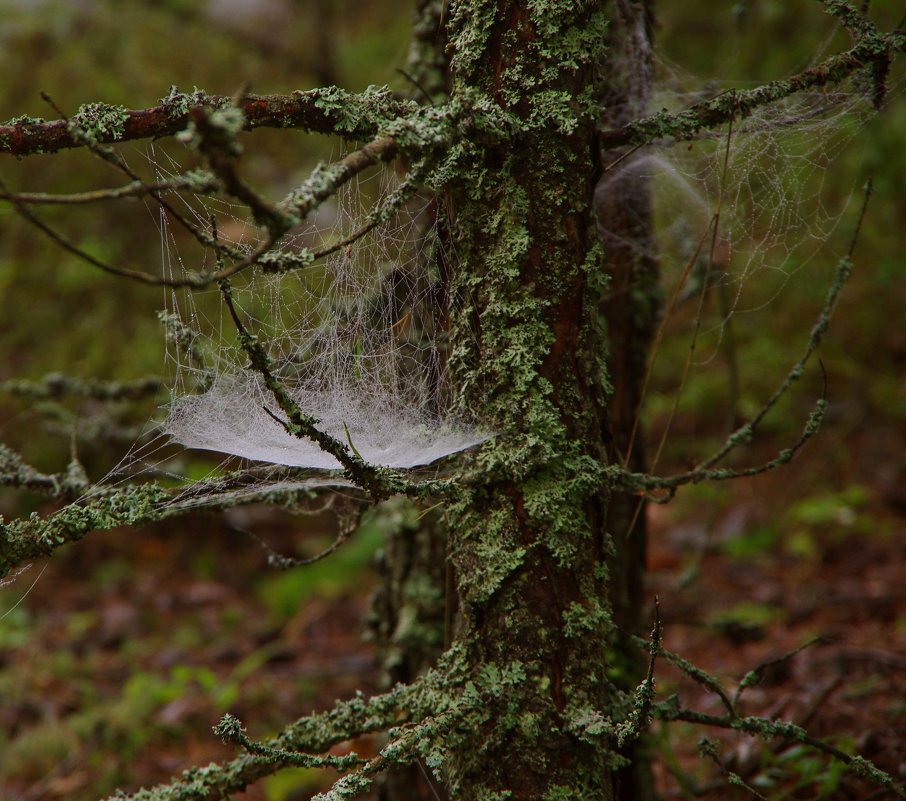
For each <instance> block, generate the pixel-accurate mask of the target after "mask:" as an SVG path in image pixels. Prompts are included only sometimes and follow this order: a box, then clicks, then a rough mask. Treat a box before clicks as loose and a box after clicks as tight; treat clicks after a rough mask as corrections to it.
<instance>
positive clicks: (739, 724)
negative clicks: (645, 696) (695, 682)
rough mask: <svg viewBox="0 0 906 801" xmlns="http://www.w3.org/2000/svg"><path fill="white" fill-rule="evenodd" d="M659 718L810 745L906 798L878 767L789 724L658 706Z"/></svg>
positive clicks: (903, 792)
mask: <svg viewBox="0 0 906 801" xmlns="http://www.w3.org/2000/svg"><path fill="white" fill-rule="evenodd" d="M654 712H655V716H656V717H658V718H659V719H660V720H663V721H665V722H667V723H670V722H672V721H675V720H682V721H685V722H687V723H696V724H699V725H702V726H715V727H717V728H721V729H732V730H734V731H741V732H745V733H746V734H752V735H755V736H758V737H761V738H763V739H772V738H774V737H779V738H780V739H782V740H785V741H786V742H791V743H802V744H803V745H808V746H810V747H812V748H814V749H816V750H817V751H821V752H822V753H824V754H827V755H828V756H830V757H833V758H834V759H837V760H839V761H840V762H842V763H843V764H844V765H846V766H847V768H849V770H850V771H851V772H853V773H855V774H856V775H857V776H860V777H862V778H863V779H867V780H868V781H871V782H873V783H874V784H877V785H879V786H881V787H885V788H886V789H888V790H890V791H891V792H893V793H895V794H896V795H898V796H899V797H900V798H906V789H904V788H903V786H902V785H901V784H897V783H896V782H895V781H894V780H893V777H892V776H891V775H890V774H889V773H886V772H885V771H883V770H881V769H880V768H879V767H877V765H875V764H874V763H873V762H871V761H870V760H868V759H865V757H861V756H852V755H850V754H847V753H846V752H844V751H841V750H840V749H839V748H835V747H834V746H832V745H829V744H827V743H825V742H822V741H821V740H819V739H817V738H816V737H812V736H811V735H810V734H809V733H808V732H807V731H805V729H803V728H802V727H801V726H797V725H796V724H795V723H788V722H787V721H783V720H768V719H767V718H760V717H731V716H728V715H725V716H716V715H707V714H705V713H703V712H696V711H694V710H691V709H677V708H676V707H675V706H673V705H669V704H668V705H662V706H655V709H654Z"/></svg>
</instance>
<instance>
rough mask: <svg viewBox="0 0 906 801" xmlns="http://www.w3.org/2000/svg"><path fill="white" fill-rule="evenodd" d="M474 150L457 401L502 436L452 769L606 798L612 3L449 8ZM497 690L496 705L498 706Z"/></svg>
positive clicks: (461, 250)
mask: <svg viewBox="0 0 906 801" xmlns="http://www.w3.org/2000/svg"><path fill="white" fill-rule="evenodd" d="M450 13H451V19H450V21H449V27H448V32H449V35H450V42H451V48H452V49H451V52H452V54H453V56H452V75H453V82H454V83H453V97H454V99H460V100H461V101H462V102H463V103H464V104H465V105H466V106H467V107H468V108H469V109H470V110H471V115H470V116H469V117H468V118H467V119H468V123H467V124H470V125H473V126H474V128H475V131H474V135H473V136H472V137H471V138H470V143H471V144H470V146H469V148H468V149H464V150H463V151H462V152H461V153H459V154H456V155H457V157H458V159H459V170H458V175H459V177H458V178H457V180H456V181H455V183H454V184H453V188H452V189H451V191H450V192H449V195H448V198H447V201H448V211H449V216H450V218H451V220H452V231H453V241H454V251H455V263H454V264H452V265H451V267H450V274H451V275H452V276H453V280H452V286H451V306H452V308H451V325H452V341H453V343H454V346H453V352H452V354H451V358H450V366H451V369H452V370H453V371H454V373H455V375H456V376H457V378H458V382H457V383H458V386H460V387H461V392H462V394H461V402H462V404H463V406H464V407H466V408H468V409H473V410H474V409H480V410H482V412H483V413H485V414H486V423H487V424H488V425H490V426H492V427H493V428H495V429H496V430H498V431H500V432H505V433H503V434H501V436H499V437H498V439H497V441H496V443H495V444H494V446H493V447H490V448H487V449H485V450H484V451H483V452H482V456H481V464H480V465H479V466H480V469H481V474H482V476H483V479H482V481H481V483H480V484H477V485H476V486H474V487H473V488H472V490H471V491H470V493H469V494H468V495H467V497H465V498H464V499H463V501H462V502H460V503H458V504H456V505H455V506H454V507H453V508H452V509H451V510H450V533H449V536H450V546H449V547H450V558H451V560H452V562H453V564H454V566H455V570H456V576H457V577H458V580H457V590H458V594H459V602H460V608H461V625H460V630H459V632H458V638H457V639H458V642H459V643H460V645H461V646H462V647H463V652H464V653H465V655H466V656H465V660H466V664H467V665H468V669H469V671H470V674H471V675H472V676H473V681H474V683H475V686H476V687H478V688H479V690H483V691H484V693H485V696H486V697H487V698H489V699H490V700H489V702H488V703H487V706H486V707H485V709H484V711H483V713H482V715H481V716H480V717H479V719H478V720H477V721H476V725H477V726H478V730H479V732H480V734H479V737H478V746H477V747H476V736H475V731H474V730H472V731H469V732H464V733H463V736H462V742H461V746H460V747H459V748H458V750H457V746H456V741H455V738H452V740H451V743H450V747H451V750H452V751H453V753H454V758H453V759H452V760H451V764H450V766H449V768H448V780H449V785H450V792H451V796H452V797H455V798H461V799H479V798H481V799H490V798H504V797H506V798H512V799H561V798H562V799H566V798H569V799H596V800H598V801H599V800H600V799H610V798H614V797H615V796H616V793H617V789H616V786H615V785H616V772H615V771H616V769H617V768H618V766H619V765H620V763H621V760H620V758H619V756H618V755H617V753H616V750H615V747H614V744H613V742H612V740H613V734H614V731H615V729H616V725H617V723H618V721H620V720H622V719H623V718H625V715H626V713H627V710H626V708H625V706H626V703H625V696H624V695H622V694H621V693H620V692H619V691H618V690H617V688H616V687H615V686H614V685H613V684H612V683H611V681H610V679H609V677H608V674H607V669H608V665H609V654H608V646H609V644H610V643H611V641H612V639H613V634H614V627H613V620H612V615H611V605H610V591H611V583H610V577H609V566H610V560H611V559H612V557H613V554H614V551H613V542H612V538H611V537H610V534H609V532H608V530H607V518H608V507H609V503H610V492H609V490H608V487H607V482H606V480H605V474H604V467H605V466H606V464H607V463H608V453H607V444H606V439H607V438H606V437H605V421H606V416H607V404H608V397H609V395H610V383H609V377H608V375H607V372H606V368H605V354H606V348H607V338H606V326H605V324H604V319H603V309H604V297H605V295H606V293H607V291H608V286H607V280H606V270H605V260H604V254H603V249H602V248H601V247H600V243H599V241H598V238H597V235H596V225H595V216H594V202H593V198H594V189H595V185H596V181H597V179H598V164H599V159H598V150H597V147H596V139H595V130H596V124H597V122H598V110H599V109H598V102H599V100H600V98H601V97H602V96H603V84H602V82H601V79H602V77H603V75H602V73H601V72H600V71H599V67H600V65H601V64H603V63H605V62H604V59H605V57H606V56H605V53H604V51H603V47H604V42H605V36H606V28H607V15H606V8H605V7H604V5H603V4H601V3H592V2H585V3H581V2H580V3H577V2H569V3H567V2H526V1H525V0H522V1H519V0H514V1H512V2H506V1H504V2H469V3H460V4H452V6H451V9H450ZM495 687H496V688H498V689H499V692H496V693H495V692H494V689H495Z"/></svg>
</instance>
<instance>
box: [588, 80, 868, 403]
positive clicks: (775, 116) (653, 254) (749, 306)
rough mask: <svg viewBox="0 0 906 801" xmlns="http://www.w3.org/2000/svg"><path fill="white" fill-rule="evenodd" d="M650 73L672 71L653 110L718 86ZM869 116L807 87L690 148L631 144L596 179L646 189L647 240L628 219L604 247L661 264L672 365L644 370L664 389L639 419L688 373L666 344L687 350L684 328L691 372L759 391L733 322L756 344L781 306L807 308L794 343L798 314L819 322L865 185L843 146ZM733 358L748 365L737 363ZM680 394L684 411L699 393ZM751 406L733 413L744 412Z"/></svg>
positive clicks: (855, 104) (607, 185) (760, 383)
mask: <svg viewBox="0 0 906 801" xmlns="http://www.w3.org/2000/svg"><path fill="white" fill-rule="evenodd" d="M660 68H661V70H662V72H668V71H669V72H670V75H669V76H668V78H667V79H666V80H662V82H661V86H660V87H659V89H658V91H657V92H656V93H655V94H654V96H653V99H652V102H651V106H652V107H655V108H661V107H666V108H670V109H682V108H686V107H689V106H691V105H693V104H695V103H697V102H700V101H702V100H703V99H705V98H706V97H711V96H714V95H715V94H716V93H717V91H719V90H717V89H716V88H714V87H710V88H709V89H710V90H709V92H708V93H707V94H702V93H688V92H680V91H678V89H679V87H680V86H682V85H686V86H688V85H689V84H690V82H691V80H690V78H688V76H680V75H679V74H678V73H677V71H675V69H674V68H672V67H668V66H666V65H664V64H661V65H660ZM873 113H874V109H873V108H872V104H871V98H870V96H869V95H868V93H867V92H865V93H863V92H862V91H860V87H859V86H858V82H857V83H856V85H854V86H852V87H850V89H849V90H848V91H843V90H842V89H841V90H835V91H834V92H816V93H805V92H803V93H799V94H797V95H794V96H791V97H790V98H787V99H786V100H784V101H782V102H779V103H776V104H774V105H773V106H770V107H767V108H759V109H756V110H755V111H754V113H752V114H751V115H750V116H748V117H746V118H745V119H742V120H739V121H737V122H735V123H734V124H733V125H732V126H731V127H728V126H724V127H723V128H722V129H721V130H720V131H719V132H707V133H703V134H702V135H701V137H700V138H698V139H696V140H694V141H692V142H672V141H665V142H655V143H653V144H651V145H648V146H646V147H644V148H640V149H638V150H636V151H634V152H631V153H629V154H628V155H626V156H624V157H623V158H622V159H620V160H619V161H618V162H616V163H614V164H613V165H612V166H611V168H610V169H609V170H608V171H607V172H606V173H605V176H604V180H603V181H602V183H601V185H600V187H599V190H598V191H599V192H620V191H621V190H622V188H623V187H625V186H626V185H627V184H628V183H631V182H633V181H645V182H647V183H648V185H649V187H650V189H651V196H652V206H653V213H654V219H655V231H656V235H655V237H654V238H653V240H651V241H647V240H633V241H627V240H626V239H624V238H623V237H624V234H623V231H625V230H627V229H628V230H630V231H631V230H632V225H631V224H630V225H628V226H625V227H624V228H622V229H621V230H620V231H609V230H607V226H606V220H605V221H604V230H603V232H602V233H603V236H604V240H605V244H606V243H608V242H609V243H614V242H619V243H620V244H621V245H622V246H627V245H628V246H629V247H631V248H633V249H636V251H637V252H638V253H639V255H640V256H643V257H646V258H653V259H656V260H657V262H658V264H659V265H660V270H661V275H662V286H663V293H664V295H663V297H664V314H665V316H667V317H668V319H669V322H670V329H669V330H670V332H671V333H670V334H669V336H668V338H667V339H665V340H664V341H665V342H667V341H668V340H669V342H670V345H669V352H667V353H665V354H664V355H669V356H670V358H662V359H659V360H658V361H657V363H656V365H655V368H654V370H653V380H652V384H651V385H650V387H649V389H651V390H652V391H653V392H660V393H661V394H660V395H659V397H658V398H654V397H651V398H649V401H652V402H653V406H652V407H651V408H649V412H652V411H653V412H654V413H655V414H656V413H658V410H665V409H666V408H669V407H670V406H672V405H673V404H674V402H676V398H675V388H676V387H677V386H683V385H684V384H685V383H686V378H687V376H686V375H685V374H684V370H685V369H687V368H684V367H683V361H684V359H683V357H682V355H681V351H678V350H677V347H676V344H677V340H678V338H679V340H680V341H682V343H683V346H684V347H685V349H686V350H687V351H688V349H689V339H688V338H685V337H684V334H683V332H685V334H686V335H689V336H691V337H692V342H693V344H692V347H693V349H694V354H693V355H692V357H691V373H698V374H701V373H702V372H703V371H707V370H708V369H709V365H713V367H715V368H718V369H719V370H720V371H723V370H725V369H727V368H728V367H729V369H730V370H731V371H734V372H735V371H736V370H737V369H738V368H739V369H741V370H743V371H744V372H746V373H748V377H749V378H750V379H754V385H755V387H757V391H763V390H764V389H765V388H769V387H770V383H771V381H772V380H775V379H778V378H780V377H781V376H774V375H763V374H759V370H757V369H756V367H757V365H756V364H755V363H754V362H753V361H752V360H751V358H747V356H748V352H747V351H745V350H743V351H742V352H741V353H740V354H739V355H737V354H735V353H734V349H735V348H736V347H737V346H739V347H744V346H745V343H741V342H734V341H733V340H734V327H736V328H737V330H739V326H740V325H742V326H744V327H745V328H747V329H748V331H749V334H748V337H749V345H751V344H752V343H754V342H755V341H756V340H758V339H759V335H758V333H757V329H758V326H769V327H775V326H777V324H778V321H779V320H780V319H781V318H783V316H784V315H783V313H780V318H778V317H777V316H776V315H777V305H778V302H784V299H785V298H786V297H791V298H795V300H794V301H793V302H800V303H801V302H803V301H805V302H806V303H808V304H811V305H809V306H807V307H805V308H802V309H801V310H800V311H799V312H797V313H796V314H795V315H793V317H794V318H795V319H796V320H797V321H798V322H796V326H797V327H796V332H797V333H796V336H797V337H798V336H801V342H802V345H803V346H804V343H805V340H806V338H807V337H808V335H809V328H810V325H811V323H812V322H814V318H812V319H811V320H809V318H808V317H807V316H806V318H805V319H804V320H803V319H802V314H803V313H804V314H806V315H809V314H815V315H817V312H818V309H819V308H820V306H821V303H822V301H823V299H824V295H825V293H826V291H827V289H828V288H829V286H830V285H831V284H832V283H833V280H834V272H835V269H836V265H837V262H838V260H839V259H840V257H841V256H842V255H843V254H844V253H845V252H846V250H847V248H848V246H849V243H850V238H851V236H852V233H853V228H852V226H850V225H849V222H851V221H854V219H855V216H856V214H857V212H858V209H859V206H860V200H861V186H862V184H863V183H864V181H865V179H866V177H867V176H866V174H865V172H864V164H863V161H864V158H863V153H862V152H861V146H860V147H855V146H854V141H853V140H854V138H855V137H856V136H857V135H859V134H860V132H861V134H862V136H860V139H864V133H865V132H864V130H863V129H864V126H865V124H866V121H867V120H868V119H869V118H870V117H871V116H872V114H873ZM617 158H619V155H618V156H617ZM794 286H795V287H796V290H795V291H792V290H793V287H794ZM789 318H790V315H789V314H786V319H789ZM760 338H761V339H762V340H763V339H764V337H763V336H761V337H760ZM791 344H792V343H791ZM794 347H795V345H794ZM664 350H665V352H666V351H667V347H666V346H665V348H664ZM755 350H757V347H756V348H755ZM753 352H754V351H753ZM794 353H795V351H793V352H791V356H792V358H793V359H794V358H795V356H793V354H794ZM737 359H746V361H745V363H741V364H740V365H737V364H736V363H735V362H736V360H737ZM728 362H734V363H732V364H728ZM780 369H782V367H781V368H780ZM690 377H691V374H690ZM738 380H739V377H738V376H736V375H733V376H732V377H731V382H733V383H735V382H737V381H738ZM736 391H737V390H736V388H734V389H732V390H731V395H735V393H736ZM685 394H686V396H687V398H688V400H684V405H686V403H694V398H695V397H698V393H696V392H687V393H685ZM756 397H757V395H756ZM736 400H737V399H736V398H731V404H735V402H736ZM753 402H754V403H757V401H753ZM654 407H657V408H654ZM755 408H757V407H756V406H752V408H751V409H745V408H741V409H737V410H736V411H737V412H739V413H741V414H743V415H745V414H747V413H749V412H751V411H753V410H754V409H755Z"/></svg>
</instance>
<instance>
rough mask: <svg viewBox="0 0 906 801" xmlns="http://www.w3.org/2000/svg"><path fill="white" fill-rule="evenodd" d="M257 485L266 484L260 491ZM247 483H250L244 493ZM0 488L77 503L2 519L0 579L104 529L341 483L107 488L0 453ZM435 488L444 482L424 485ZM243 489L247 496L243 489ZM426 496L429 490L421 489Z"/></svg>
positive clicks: (258, 476)
mask: <svg viewBox="0 0 906 801" xmlns="http://www.w3.org/2000/svg"><path fill="white" fill-rule="evenodd" d="M262 480H265V481H267V480H270V481H269V483H268V484H266V485H265V486H262V485H261V481H262ZM249 482H254V484H253V486H252V487H249ZM0 483H2V484H5V485H6V486H11V487H20V488H23V489H32V490H34V491H37V492H43V493H44V494H48V495H52V496H53V497H55V498H59V499H67V498H72V497H79V498H81V500H79V501H78V502H76V503H71V504H69V505H68V506H64V507H63V508H62V509H60V510H58V511H56V512H53V513H52V514H50V515H48V516H47V517H43V518H42V517H39V516H38V515H37V514H32V515H31V516H30V517H28V518H23V519H18V520H11V521H9V522H6V521H5V520H4V519H3V517H2V516H0V578H3V577H4V576H6V575H7V574H8V573H9V571H10V570H12V569H13V568H15V567H18V566H19V565H21V564H24V563H26V562H31V561H34V560H35V559H40V558H42V557H45V556H49V555H50V554H52V553H53V552H54V551H55V550H56V549H57V548H60V547H62V546H64V545H68V544H69V543H72V542H78V541H79V540H80V539H82V538H83V537H84V536H85V535H86V534H89V533H90V532H92V531H107V530H110V529H113V528H119V527H121V526H141V525H147V524H149V523H156V522H160V521H162V520H166V519H168V518H171V517H177V516H179V515H183V514H186V513H187V512H190V511H193V510H195V509H199V508H204V509H205V510H208V511H215V510H222V509H228V508H232V507H236V506H244V505H248V504H251V503H270V504H279V505H281V506H293V505H295V504H298V503H300V502H302V501H304V500H310V499H311V498H312V497H314V493H315V492H316V491H317V489H319V488H324V489H331V490H333V489H335V488H336V486H338V485H343V484H344V483H345V482H344V480H343V479H342V478H341V479H337V477H336V476H331V475H327V476H324V475H320V476H317V477H314V478H312V477H311V475H310V473H307V472H305V471H298V470H280V471H274V470H272V469H268V470H264V471H261V470H255V469H251V470H245V471H239V472H237V473H233V474H230V475H228V476H219V477H217V478H213V479H208V480H202V481H196V482H193V483H192V484H190V485H189V486H188V487H176V488H173V487H165V486H163V485H161V484H158V483H155V482H148V483H146V484H140V485H135V486H130V487H126V488H125V489H122V488H110V487H103V486H97V485H91V484H90V483H89V482H88V481H87V480H86V479H84V476H83V475H81V474H80V473H79V472H78V465H77V463H73V464H72V465H70V468H69V469H68V470H67V472H66V473H65V474H50V475H48V474H44V473H40V472H39V471H37V470H36V469H35V468H33V467H31V466H30V465H28V464H26V463H25V462H24V461H23V460H22V458H21V457H20V456H19V455H18V454H16V453H15V452H14V451H12V450H10V449H9V448H4V449H3V450H0ZM425 483H426V484H432V486H431V487H430V489H432V490H435V487H434V486H433V485H441V486H440V487H438V488H437V489H436V493H437V494H439V493H440V492H441V491H442V488H443V487H444V486H446V484H445V482H440V481H438V482H425ZM246 488H247V491H243V490H245V489H246ZM425 494H428V491H427V490H426V491H425Z"/></svg>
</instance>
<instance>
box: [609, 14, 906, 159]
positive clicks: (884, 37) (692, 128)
mask: <svg viewBox="0 0 906 801" xmlns="http://www.w3.org/2000/svg"><path fill="white" fill-rule="evenodd" d="M904 51H906V32H904V31H892V32H889V33H883V34H882V33H877V32H868V33H866V34H865V35H863V36H862V38H860V39H859V41H858V42H857V43H856V44H855V45H854V46H853V47H852V48H851V49H849V50H847V51H845V52H843V53H838V54H837V55H834V56H831V57H830V58H828V59H825V60H824V61H822V62H821V63H820V64H818V65H817V66H815V67H811V68H810V69H807V70H804V71H803V72H800V73H797V74H796V75H792V76H790V77H789V78H784V79H782V80H777V81H771V82H770V83H767V84H764V85H763V86H759V87H756V88H755V89H746V90H738V89H733V90H731V91H729V92H723V93H722V94H720V95H718V96H717V97H715V98H712V99H711V100H706V101H703V102H701V103H696V104H695V105H694V106H691V107H690V108H687V109H685V110H684V111H678V112H675V113H671V112H669V111H659V112H658V113H656V114H652V115H650V116H648V117H643V118H642V119H639V120H636V121H634V122H630V123H628V124H627V125H624V126H622V127H621V128H613V129H610V130H605V131H601V134H600V137H601V143H602V146H603V147H604V148H605V149H606V150H611V149H613V148H617V147H622V146H624V145H638V144H644V143H647V142H651V141H654V140H655V139H670V138H672V139H676V140H679V141H685V140H688V139H694V138H695V137H696V136H698V135H699V134H700V133H701V132H702V131H709V130H713V129H715V128H717V127H719V126H721V125H723V124H725V123H728V122H729V121H730V120H739V119H744V118H745V117H748V116H749V115H750V114H751V113H752V112H753V111H755V109H757V108H760V107H761V106H768V105H771V104H773V103H777V102H779V101H781V100H783V99H785V98H787V97H789V96H790V95H794V94H796V93H797V92H803V91H807V90H809V89H816V88H820V87H822V86H829V85H830V86H833V85H836V84H839V83H842V82H843V81H844V80H846V79H847V78H848V77H849V76H851V75H853V74H854V73H856V72H858V71H859V70H860V69H863V68H865V67H867V66H871V65H875V64H889V62H890V59H891V57H892V55H893V54H894V53H902V52H904ZM885 74H886V71H885ZM878 95H879V92H878V90H877V88H876V90H875V104H876V105H877V104H878Z"/></svg>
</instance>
